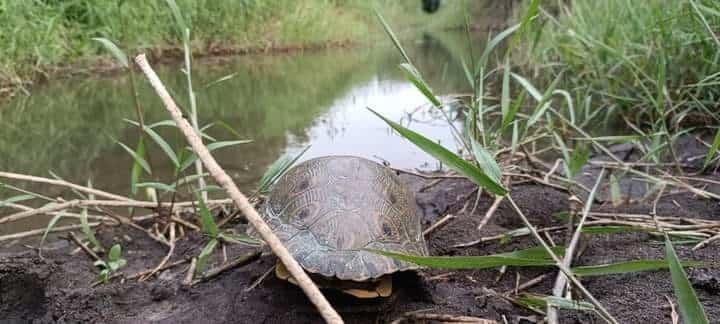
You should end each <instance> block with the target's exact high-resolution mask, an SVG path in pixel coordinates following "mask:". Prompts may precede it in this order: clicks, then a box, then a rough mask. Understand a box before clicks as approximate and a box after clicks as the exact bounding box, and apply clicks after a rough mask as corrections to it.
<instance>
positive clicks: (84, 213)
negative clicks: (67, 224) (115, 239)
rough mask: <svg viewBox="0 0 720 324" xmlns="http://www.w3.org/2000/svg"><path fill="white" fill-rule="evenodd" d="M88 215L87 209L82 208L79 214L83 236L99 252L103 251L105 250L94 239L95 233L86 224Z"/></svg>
mask: <svg viewBox="0 0 720 324" xmlns="http://www.w3.org/2000/svg"><path fill="white" fill-rule="evenodd" d="M87 216H88V213H87V208H83V209H82V212H81V213H80V226H81V227H80V228H81V230H82V232H83V234H85V237H86V238H87V239H88V241H90V243H92V245H93V246H94V247H95V248H97V249H99V250H100V251H105V248H103V246H102V244H100V241H98V239H97V238H96V237H95V232H94V231H93V230H92V228H90V225H89V224H88V217H87Z"/></svg>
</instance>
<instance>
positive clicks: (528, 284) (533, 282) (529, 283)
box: [501, 273, 549, 296]
mask: <svg viewBox="0 0 720 324" xmlns="http://www.w3.org/2000/svg"><path fill="white" fill-rule="evenodd" d="M548 276H549V274H547V273H546V274H542V275H539V276H537V277H535V278H532V279H530V280H528V281H526V282H524V283H522V284H520V285H518V286H517V287H516V288H513V289H510V290H508V291H506V292H504V293H502V294H501V295H503V296H510V295H512V294H517V293H519V292H521V291H523V290H525V289H528V288H530V287H532V286H535V285H537V284H539V283H541V282H542V281H543V280H545V278H547V277H548Z"/></svg>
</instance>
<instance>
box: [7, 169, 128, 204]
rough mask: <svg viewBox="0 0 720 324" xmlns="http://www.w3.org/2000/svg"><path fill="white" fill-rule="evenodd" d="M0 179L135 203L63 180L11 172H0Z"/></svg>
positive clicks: (125, 198) (126, 198)
mask: <svg viewBox="0 0 720 324" xmlns="http://www.w3.org/2000/svg"><path fill="white" fill-rule="evenodd" d="M0 178H8V179H16V180H23V181H31V182H40V183H47V184H51V185H57V186H62V187H68V188H72V189H75V190H77V191H82V192H85V193H89V194H93V195H96V196H99V197H105V198H108V199H113V200H121V201H135V200H133V199H130V198H128V197H123V196H119V195H116V194H112V193H109V192H105V191H102V190H97V189H93V188H88V187H84V186H80V185H76V184H74V183H71V182H67V181H65V180H55V179H48V178H43V177H36V176H30V175H24V174H18V173H11V172H0Z"/></svg>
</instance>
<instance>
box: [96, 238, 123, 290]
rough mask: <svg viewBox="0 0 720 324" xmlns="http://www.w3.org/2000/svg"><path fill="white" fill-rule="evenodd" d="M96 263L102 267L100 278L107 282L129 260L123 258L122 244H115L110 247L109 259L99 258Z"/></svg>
mask: <svg viewBox="0 0 720 324" xmlns="http://www.w3.org/2000/svg"><path fill="white" fill-rule="evenodd" d="M94 264H95V266H96V267H98V268H100V273H99V277H100V280H102V281H103V282H105V283H107V282H108V280H109V279H110V276H111V275H113V274H114V273H116V272H117V271H118V270H120V268H122V267H124V266H125V265H126V264H127V261H126V260H125V259H123V258H122V248H121V247H120V244H115V245H113V246H112V247H111V248H110V252H108V255H107V260H97V261H95V263H94Z"/></svg>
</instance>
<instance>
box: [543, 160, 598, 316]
mask: <svg viewBox="0 0 720 324" xmlns="http://www.w3.org/2000/svg"><path fill="white" fill-rule="evenodd" d="M604 176H605V169H604V168H603V169H602V170H600V174H598V177H597V181H596V182H595V186H593V188H592V191H590V194H589V195H588V198H587V201H586V202H585V206H584V207H583V211H582V216H581V217H580V221H579V222H578V224H577V227H576V229H575V233H573V236H572V238H571V239H570V244H568V246H567V248H566V250H565V257H564V258H563V260H562V264H563V266H565V267H567V268H570V266H571V265H572V260H573V258H574V256H575V249H576V248H577V245H578V243H579V242H580V235H581V234H582V228H583V226H585V221H586V220H587V218H588V214H589V213H590V208H592V203H593V199H594V198H595V193H597V190H598V188H599V187H600V183H601V182H602V180H603V178H604ZM566 285H567V277H566V276H565V274H564V273H563V272H562V271H560V272H558V275H557V278H556V279H555V286H553V290H552V292H553V296H555V297H563V292H564V291H565V286H566ZM547 322H548V324H556V323H559V320H558V314H557V309H556V308H555V307H554V306H552V305H550V304H548V307H547Z"/></svg>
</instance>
